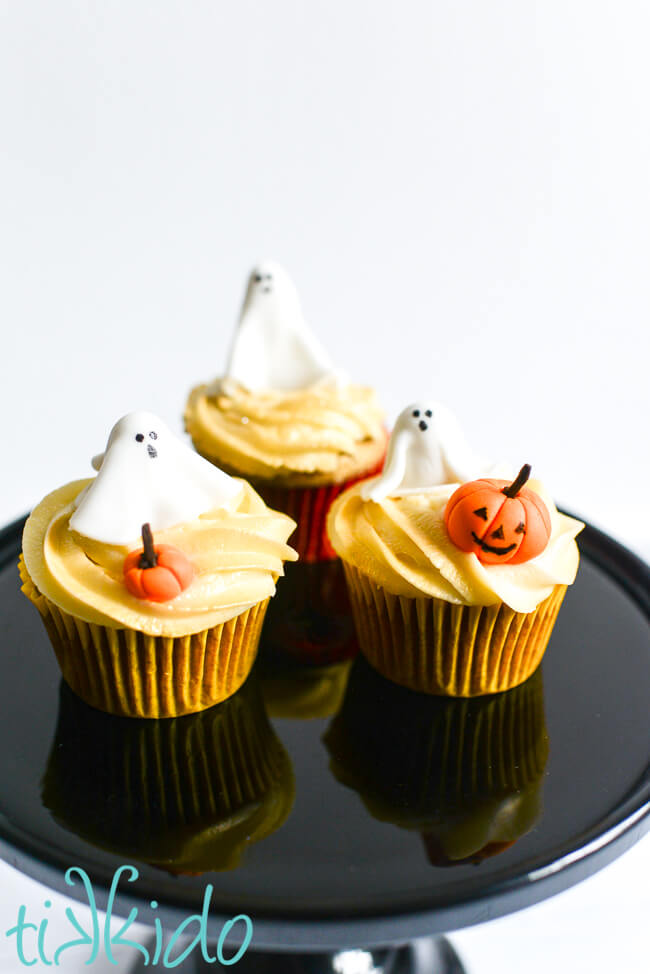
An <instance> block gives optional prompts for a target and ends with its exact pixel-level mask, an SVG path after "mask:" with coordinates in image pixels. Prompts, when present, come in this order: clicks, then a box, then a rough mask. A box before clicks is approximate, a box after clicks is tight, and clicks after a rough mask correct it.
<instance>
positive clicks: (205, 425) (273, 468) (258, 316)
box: [185, 262, 386, 562]
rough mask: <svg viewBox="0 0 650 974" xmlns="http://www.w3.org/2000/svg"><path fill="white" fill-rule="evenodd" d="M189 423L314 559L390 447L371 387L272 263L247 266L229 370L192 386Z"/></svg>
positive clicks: (327, 553) (201, 445)
mask: <svg viewBox="0 0 650 974" xmlns="http://www.w3.org/2000/svg"><path fill="white" fill-rule="evenodd" d="M185 425H186V429H187V432H188V433H189V434H190V436H191V438H192V442H193V443H194V445H195V447H196V449H197V450H198V452H199V453H200V454H201V455H202V456H204V457H206V458H207V459H208V460H211V461H212V462H213V463H215V464H217V465H218V466H219V467H221V468H222V469H223V470H226V471H228V472H229V473H231V474H234V475H237V476H243V477H246V478H247V479H248V480H249V481H250V482H251V483H252V484H253V486H254V487H255V489H256V490H257V491H259V493H260V494H261V496H262V497H263V498H264V500H265V501H266V502H267V504H269V505H270V506H271V507H274V508H277V509H278V510H281V511H284V512H285V513H286V514H288V515H289V516H290V517H292V518H293V519H294V520H295V521H296V522H297V524H298V529H297V532H296V535H295V536H294V538H292V544H293V546H294V547H295V548H296V549H297V551H298V554H299V556H300V559H301V560H302V561H309V562H318V561H323V560H325V559H330V558H334V557H335V554H334V552H333V550H332V549H331V547H330V545H329V542H328V540H327V534H326V531H325V521H326V517H327V511H328V509H329V507H330V505H331V503H332V501H333V500H334V498H335V497H336V496H337V495H338V494H339V493H340V492H341V491H342V490H343V489H344V488H345V487H346V486H348V485H350V484H351V483H353V482H355V481H357V480H359V479H362V478H364V477H368V476H370V475H371V474H373V473H375V472H376V471H377V470H379V469H381V465H382V462H383V458H384V453H385V449H386V432H385V428H384V425H383V414H382V411H381V409H380V407H379V404H378V402H377V398H376V395H375V393H374V392H373V390H372V389H370V388H368V387H366V386H360V385H354V384H352V383H350V382H349V381H348V380H347V378H346V377H345V376H344V375H343V374H342V373H341V372H340V371H338V370H336V369H335V368H334V365H333V363H332V361H331V359H330V357H329V355H328V354H327V352H326V351H325V350H324V348H323V347H322V346H321V344H320V342H319V341H318V340H317V339H316V337H315V336H314V335H313V334H312V332H311V330H310V329H309V327H308V325H307V323H306V322H305V319H304V317H303V313H302V309H301V306H300V301H299V298H298V294H297V291H296V289H295V287H294V285H293V283H292V281H291V280H290V278H289V276H288V275H287V273H286V271H284V270H283V268H281V267H279V266H278V265H277V264H275V263H272V262H264V263H262V264H260V265H259V266H258V267H256V268H255V269H254V270H253V272H252V273H251V275H250V278H249V281H248V287H247V290H246V295H245V298H244V304H243V308H242V311H241V316H240V319H239V324H238V326H237V329H236V332H235V338H234V341H233V345H232V349H231V352H230V357H229V361H228V365H227V368H226V371H225V374H224V375H223V376H222V377H220V378H218V379H216V380H214V381H212V382H211V383H209V384H207V385H205V384H204V385H199V386H197V387H196V388H195V389H193V390H192V392H191V393H190V397H189V400H188V403H187V406H186V410H185Z"/></svg>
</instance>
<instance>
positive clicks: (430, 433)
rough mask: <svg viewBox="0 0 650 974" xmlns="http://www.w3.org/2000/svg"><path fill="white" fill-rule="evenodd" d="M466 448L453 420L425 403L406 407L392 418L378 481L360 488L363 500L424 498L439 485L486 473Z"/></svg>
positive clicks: (444, 410)
mask: <svg viewBox="0 0 650 974" xmlns="http://www.w3.org/2000/svg"><path fill="white" fill-rule="evenodd" d="M485 469H486V465H485V464H484V462H483V461H482V460H481V459H480V458H479V457H477V456H476V454H474V453H473V451H472V450H471V448H470V447H469V445H468V443H467V441H466V439H465V437H464V435H463V432H462V430H461V428H460V425H459V423H458V420H457V419H456V418H455V416H454V415H453V414H452V413H451V412H450V411H449V410H448V409H447V408H446V407H445V406H443V405H441V404H440V403H438V402H432V401H430V400H423V401H420V402H414V403H411V405H410V406H407V407H406V409H404V410H402V412H401V413H400V414H399V416H398V417H397V421H396V422H395V427H394V429H393V432H392V434H391V437H390V440H389V443H388V453H387V456H386V464H385V466H384V469H383V471H382V473H381V474H380V475H379V477H376V478H374V479H373V480H368V481H367V482H366V483H365V484H364V486H363V487H362V488H361V496H362V498H363V499H364V500H372V501H381V500H384V498H386V497H401V496H403V495H405V494H416V493H423V492H426V491H427V490H429V489H431V488H434V487H438V486H440V485H441V484H450V483H462V482H463V481H465V480H470V479H473V478H474V477H476V476H479V473H480V471H481V470H483V471H485Z"/></svg>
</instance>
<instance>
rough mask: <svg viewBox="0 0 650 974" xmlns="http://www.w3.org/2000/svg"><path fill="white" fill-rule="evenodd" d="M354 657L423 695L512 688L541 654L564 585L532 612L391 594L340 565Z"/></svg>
mask: <svg viewBox="0 0 650 974" xmlns="http://www.w3.org/2000/svg"><path fill="white" fill-rule="evenodd" d="M344 568H345V575H346V581H347V583H348V590H349V593H350V601H351V604H352V613H353V615H354V621H355V626H356V629H357V636H358V638H359V644H360V646H361V651H362V652H363V654H364V655H365V657H366V658H367V659H368V660H369V662H370V663H372V665H373V666H374V667H375V669H377V670H378V671H379V672H380V673H382V674H383V675H384V676H385V677H387V678H388V679H389V680H393V681H394V682H395V683H399V684H401V685H402V686H405V687H409V688H410V689H412V690H419V691H422V692H424V693H432V694H441V695H443V696H451V697H474V696H480V695H482V694H488V693H497V692H500V691H502V690H508V689H510V688H511V687H515V686H518V685H519V684H520V683H523V682H524V680H526V679H528V677H529V676H530V675H531V673H533V672H534V671H535V669H536V668H537V666H538V665H539V663H540V662H541V659H542V656H543V655H544V651H545V649H546V646H547V643H548V640H549V638H550V635H551V631H552V629H553V625H554V623H555V619H556V617H557V614H558V611H559V608H560V605H561V604H562V599H563V598H564V594H565V592H566V589H567V586H566V585H556V586H555V587H554V589H553V591H552V593H551V594H550V595H549V596H548V598H546V599H545V600H544V601H543V602H541V603H540V604H539V605H538V606H537V608H536V609H535V610H534V611H533V612H515V611H514V610H513V609H510V608H509V607H508V606H507V605H504V604H503V603H502V602H499V603H497V604H496V605H485V606H480V605H453V604H452V603H450V602H446V601H444V600H443V599H436V598H426V597H423V598H415V599H411V598H407V597H405V596H398V595H392V594H391V593H390V592H386V591H384V589H382V588H381V587H380V586H378V585H377V584H375V583H374V582H373V581H372V580H371V579H370V578H369V577H368V576H367V575H364V574H363V573H362V572H360V571H359V570H358V569H357V568H355V567H354V565H350V564H349V563H348V562H344Z"/></svg>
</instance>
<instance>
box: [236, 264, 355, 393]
mask: <svg viewBox="0 0 650 974" xmlns="http://www.w3.org/2000/svg"><path fill="white" fill-rule="evenodd" d="M341 377H342V373H339V372H338V370H336V369H335V368H334V365H333V363H332V360H331V359H330V356H329V355H328V354H327V352H326V351H325V349H324V348H323V346H322V345H321V344H320V342H319V341H318V339H317V338H316V336H315V335H314V334H313V333H312V331H311V329H310V328H309V325H308V324H307V322H306V321H305V318H304V315H303V312H302V308H301V306H300V298H299V297H298V292H297V290H296V288H295V286H294V284H293V281H292V280H291V278H290V277H289V275H288V274H287V272H286V271H285V270H284V268H283V267H281V266H280V265H279V264H277V263H275V262H274V261H269V260H265V261H262V262H261V263H260V264H258V265H257V266H256V267H254V268H253V270H252V271H251V274H250V276H249V278H248V284H247V287H246V294H245V296H244V303H243V306H242V310H241V314H240V317H239V323H238V325H237V329H236V332H235V337H234V339H233V344H232V348H231V351H230V357H229V360H228V365H227V368H226V372H225V375H224V379H233V380H235V381H236V382H238V383H240V385H242V386H244V387H245V388H246V389H248V390H250V391H251V392H265V391H274V390H275V391H291V390H296V389H305V388H308V387H309V386H311V385H314V384H315V383H317V382H321V381H323V380H326V379H330V378H331V379H333V380H335V381H340V379H341Z"/></svg>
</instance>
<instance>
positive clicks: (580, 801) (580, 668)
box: [0, 526, 650, 949]
mask: <svg viewBox="0 0 650 974" xmlns="http://www.w3.org/2000/svg"><path fill="white" fill-rule="evenodd" d="M19 537H20V532H19V527H18V526H12V527H10V528H8V529H7V530H6V531H5V532H3V534H2V536H0V564H4V566H5V567H4V568H3V569H2V571H1V572H0V613H1V619H2V636H1V637H0V638H1V640H2V645H1V647H0V667H1V679H0V732H1V734H2V742H3V743H2V748H0V788H1V792H0V847H1V851H2V854H3V855H4V857H5V858H7V859H8V861H10V862H12V863H13V864H14V865H16V866H18V868H20V869H22V870H24V871H25V872H27V873H29V874H31V875H33V876H35V877H36V878H38V879H41V880H42V881H44V882H47V883H49V884H50V885H51V886H54V887H57V888H59V889H61V890H64V891H65V892H67V893H69V894H70V895H73V896H74V895H79V891H78V889H69V888H68V887H66V886H65V884H64V880H63V872H64V871H65V869H66V868H67V867H69V866H71V865H82V866H84V867H85V868H86V869H87V871H88V873H89V874H90V876H91V878H92V880H93V883H94V884H95V888H96V891H97V896H98V902H99V903H100V905H101V904H102V902H103V901H104V899H105V897H104V896H102V893H101V890H102V888H105V887H106V886H107V885H108V884H109V883H110V879H111V877H112V875H113V872H114V870H115V868H116V867H117V866H119V865H121V864H123V863H124V862H125V859H124V857H123V856H122V855H119V854H112V853H111V852H109V851H107V850H106V849H100V848H99V847H97V846H95V845H92V844H90V843H89V842H87V841H84V840H83V839H81V838H79V837H78V836H77V835H76V834H75V833H74V832H73V831H71V830H70V829H69V828H66V827H64V826H63V825H62V824H58V823H57V821H56V820H55V819H54V817H53V816H52V814H51V812H50V811H48V809H47V808H46V807H45V806H44V804H43V801H42V794H41V791H42V781H43V777H44V775H45V773H46V769H47V764H48V756H49V754H50V751H51V748H52V744H53V740H54V735H55V731H56V727H57V720H58V707H59V696H60V694H59V685H60V677H59V671H58V668H57V665H56V661H55V659H54V655H53V653H52V650H51V648H50V645H49V642H48V639H47V636H46V634H45V631H44V629H43V627H42V624H41V622H40V619H39V617H38V613H37V612H36V610H35V609H34V607H33V606H32V605H31V604H30V603H29V602H28V601H27V600H26V599H25V598H23V597H22V596H21V594H20V592H19V581H18V574H17V570H16V568H15V560H16V557H17V554H18V551H19ZM582 538H583V540H582V542H581V550H582V553H583V558H582V563H581V567H580V571H579V575H578V579H577V581H576V583H575V585H574V586H573V587H571V588H570V589H569V592H568V594H567V597H566V600H565V603H564V605H563V607H562V609H561V611H560V615H559V618H558V621H557V624H556V627H555V630H554V632H553V635H552V638H551V642H550V644H549V647H548V650H547V653H546V656H545V659H544V662H543V666H542V676H541V679H542V681H543V707H544V714H545V717H544V728H543V729H544V733H545V734H547V735H548V743H549V751H548V759H547V760H546V763H545V768H544V770H543V773H542V777H541V781H540V794H541V806H542V808H541V814H540V815H539V818H538V819H537V821H536V822H535V823H534V824H532V827H531V828H530V830H529V831H527V832H526V834H523V835H521V837H519V838H518V839H517V840H516V841H515V842H514V844H512V845H511V846H510V847H509V848H507V849H505V850H504V851H502V852H500V853H499V854H497V855H492V856H490V857H489V858H484V859H483V860H482V861H480V863H479V864H478V865H477V864H473V863H471V862H468V863H465V864H460V865H454V866H453V867H451V868H442V867H440V866H434V865H432V864H431V862H430V861H429V859H428V858H427V855H426V852H425V847H424V845H423V842H422V839H421V837H420V834H419V833H418V831H417V830H416V831H414V830H412V829H409V828H405V827H401V826H400V825H396V824H393V823H391V822H388V821H379V820H378V819H377V818H376V817H374V816H373V815H371V814H370V813H369V812H368V810H367V808H366V806H365V805H364V802H363V801H362V799H361V798H360V797H359V793H358V792H357V791H356V790H355V789H354V788H353V787H348V786H344V785H343V784H341V783H340V782H339V781H337V779H336V778H335V776H334V775H333V774H332V772H331V770H330V767H329V755H328V751H327V749H326V747H325V745H324V743H323V735H324V734H325V732H326V731H327V729H328V728H329V727H330V725H331V724H332V718H321V719H313V720H291V719H275V718H274V719H273V721H272V722H273V726H274V729H275V731H276V733H277V735H278V737H279V738H280V739H281V741H282V743H283V745H284V748H285V749H286V751H287V753H288V755H289V757H290V759H291V762H292V764H293V769H294V773H295V779H296V798H295V804H294V806H293V810H292V811H291V814H290V815H289V818H288V820H287V821H286V823H285V824H284V825H283V826H282V827H281V828H279V829H278V830H277V831H276V832H274V833H273V834H272V835H270V836H268V837H267V838H264V839H262V840H261V841H259V842H257V843H256V844H255V845H253V846H252V847H250V848H248V849H247V850H246V852H245V854H244V856H243V858H242V862H241V865H240V866H239V867H238V868H237V869H234V870H232V871H229V872H210V873H206V874H203V875H196V876H174V875H171V874H169V873H168V872H165V871H163V870H161V869H159V868H156V867H154V866H152V865H148V864H146V863H144V862H142V861H140V860H138V859H137V858H136V857H131V859H129V860H128V861H130V862H133V863H134V864H135V865H137V867H138V869H139V870H140V878H139V879H138V881H137V882H136V883H133V884H131V885H130V886H129V887H128V889H126V888H125V889H124V891H123V894H122V895H121V896H120V898H119V901H118V905H119V909H120V910H121V911H124V910H125V909H127V908H128V907H130V906H131V905H133V904H134V903H136V904H137V905H138V906H139V907H140V908H141V909H140V916H139V919H141V920H144V921H147V920H148V919H150V918H151V911H149V912H147V905H148V902H149V900H150V899H151V898H155V899H156V900H157V901H158V903H159V904H160V906H159V909H158V915H160V916H162V917H163V918H164V919H165V920H166V921H167V922H168V923H174V925H175V924H177V923H178V922H179V921H180V920H181V919H183V918H184V917H185V916H187V914H188V913H189V912H194V911H196V910H197V909H200V905H201V901H202V898H203V894H204V891H205V886H206V883H208V882H210V883H212V884H213V886H214V894H213V897H212V912H211V921H212V922H213V924H214V930H215V931H217V932H218V931H219V929H220V922H221V919H222V918H223V917H230V916H232V915H233V914H236V913H240V912H244V913H247V914H249V915H250V916H251V917H252V919H253V921H254V924H255V944H256V946H260V947H261V946H269V947H276V948H278V949H280V948H285V949H286V948H287V947H293V948H298V947H304V948H312V949H314V948H317V947H321V948H327V947H338V946H344V945H350V944H351V945H354V944H364V945H365V944H372V943H390V942H399V941H404V940H406V939H408V938H410V937H414V936H420V935H424V934H427V933H435V932H443V931H446V930H452V929H455V928H457V927H460V926H463V925H466V924H469V923H474V922H480V921H483V920H486V919H488V918H490V917H492V916H498V915H500V914H501V913H504V912H508V911H510V910H513V909H518V908H520V907H522V906H525V905H527V904H529V903H532V902H535V901H536V900H538V899H541V898H543V897H544V896H547V895H551V894H553V893H555V892H557V891H559V890H560V889H563V888H565V887H567V886H569V885H571V884H572V883H573V882H576V881H578V880H579V879H581V878H583V877H584V876H586V875H589V874H590V873H591V872H593V871H594V870H595V869H597V868H599V867H600V866H602V865H604V864H605V863H606V862H608V861H609V860H610V859H611V858H613V857H614V856H615V855H617V854H619V853H620V852H622V851H624V849H625V848H627V846H628V845H630V844H631V843H632V842H633V841H635V840H636V839H637V838H639V837H640V835H641V834H642V832H643V831H644V830H645V829H646V828H647V827H648V824H649V822H648V812H649V810H650V720H649V717H648V713H649V708H648V700H649V699H650V641H649V639H648V635H649V630H648V615H647V613H648V599H649V593H650V584H649V582H648V570H647V568H646V567H645V566H643V565H642V564H641V563H640V562H639V561H638V560H636V559H634V557H633V556H631V555H630V554H629V553H627V552H625V551H624V549H621V548H620V547H619V546H617V545H616V544H615V543H614V542H611V541H610V540H609V539H607V538H606V537H605V536H603V535H601V534H599V533H598V532H596V531H594V530H593V529H587V531H586V532H585V534H584V535H583V536H582ZM353 672H354V671H353ZM423 706H424V707H426V704H424V705H423ZM451 706H452V707H453V706H454V704H453V702H451ZM457 706H458V713H459V714H460V713H461V710H462V707H463V704H462V702H459V703H458V705H457ZM391 707H392V709H390V710H389V709H387V711H386V713H387V716H388V715H389V719H390V720H392V721H397V720H398V719H399V714H396V712H395V709H394V706H393V705H392V704H391ZM469 712H470V713H474V712H475V711H473V710H472V709H471V708H470V711H469ZM380 713H381V705H380V706H379V710H378V709H377V701H376V699H375V700H374V701H373V705H372V708H370V709H369V719H372V720H377V719H379V718H378V714H380ZM459 719H460V718H459ZM84 761H85V763H86V765H87V766H86V767H85V768H84V769H83V773H82V778H83V774H87V775H88V777H89V782H90V781H92V778H93V774H94V773H96V768H97V767H101V766H102V762H97V764H95V763H94V762H92V760H88V758H87V755H86V756H85V758H84ZM410 773H412V772H410ZM77 777H78V776H77ZM89 787H90V786H89ZM81 798H82V799H83V795H82V796H81ZM125 886H126V884H125Z"/></svg>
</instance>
